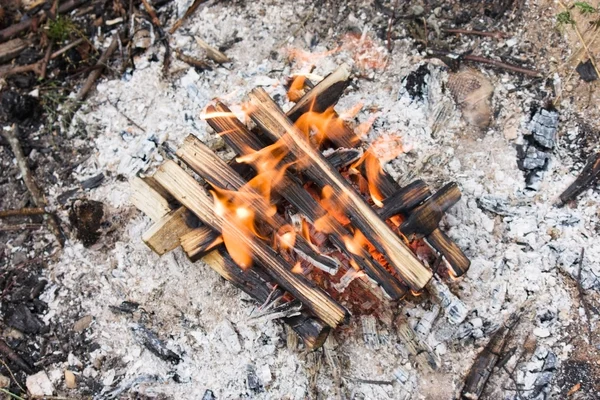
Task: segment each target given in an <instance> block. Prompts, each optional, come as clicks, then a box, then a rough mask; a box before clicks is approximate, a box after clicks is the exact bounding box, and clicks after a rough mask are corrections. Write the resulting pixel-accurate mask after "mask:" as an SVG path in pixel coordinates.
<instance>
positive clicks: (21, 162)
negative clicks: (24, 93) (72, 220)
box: [4, 125, 64, 247]
mask: <svg viewBox="0 0 600 400" xmlns="http://www.w3.org/2000/svg"><path fill="white" fill-rule="evenodd" d="M4 136H5V138H6V140H7V141H8V143H9V144H10V147H11V149H12V152H13V154H14V155H15V158H16V159H17V165H18V167H19V170H20V171H21V175H22V177H23V181H24V182H25V186H27V190H29V193H31V197H32V198H33V202H34V203H35V205H36V206H37V207H46V206H47V205H48V203H47V202H46V198H45V197H44V194H43V193H42V191H41V190H40V188H39V186H38V185H37V184H36V183H35V180H34V179H33V174H32V173H31V170H30V169H29V166H28V165H27V159H26V158H25V155H24V154H23V149H22V148H21V143H20V142H19V127H18V126H17V125H14V126H13V129H11V130H5V131H4ZM44 219H45V220H46V222H47V224H48V226H49V227H50V230H51V231H52V233H53V234H54V236H56V240H57V241H58V243H59V245H60V246H61V247H62V246H63V244H64V237H63V234H62V231H61V229H60V225H59V224H58V218H57V217H56V215H55V214H44Z"/></svg>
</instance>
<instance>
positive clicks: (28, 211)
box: [0, 207, 46, 218]
mask: <svg viewBox="0 0 600 400" xmlns="http://www.w3.org/2000/svg"><path fill="white" fill-rule="evenodd" d="M43 214H46V209H45V208H40V207H36V208H20V209H18V210H4V211H0V218H7V217H17V216H30V215H43Z"/></svg>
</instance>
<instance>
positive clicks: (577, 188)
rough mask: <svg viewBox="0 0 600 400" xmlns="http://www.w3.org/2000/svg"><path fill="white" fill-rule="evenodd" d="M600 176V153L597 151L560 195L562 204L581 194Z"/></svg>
mask: <svg viewBox="0 0 600 400" xmlns="http://www.w3.org/2000/svg"><path fill="white" fill-rule="evenodd" d="M598 177H600V153H596V154H594V155H592V156H590V157H589V158H588V160H587V163H586V165H585V167H583V170H581V172H580V173H579V175H578V176H577V179H575V182H573V183H572V184H570V185H569V187H568V188H567V189H566V190H565V191H564V192H563V193H562V194H561V195H560V202H561V204H565V203H567V202H568V201H570V200H572V199H574V198H575V197H577V196H579V195H580V194H581V192H583V191H584V190H585V189H587V188H588V187H590V186H591V185H592V184H593V183H594V182H595V181H597V180H598Z"/></svg>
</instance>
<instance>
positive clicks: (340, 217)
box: [321, 185, 350, 225]
mask: <svg viewBox="0 0 600 400" xmlns="http://www.w3.org/2000/svg"><path fill="white" fill-rule="evenodd" d="M342 204H343V202H342V201H340V199H338V198H337V197H336V195H335V193H334V191H333V188H332V187H331V186H329V185H327V186H324V187H323V189H322V190H321V205H322V206H323V208H324V209H325V210H327V212H328V213H329V215H330V216H332V217H333V218H335V219H336V220H337V221H338V222H339V223H340V224H342V225H348V224H349V223H350V220H349V219H348V217H347V216H346V214H344V212H343V209H344V207H343V206H342Z"/></svg>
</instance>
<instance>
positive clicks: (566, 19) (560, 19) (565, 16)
mask: <svg viewBox="0 0 600 400" xmlns="http://www.w3.org/2000/svg"><path fill="white" fill-rule="evenodd" d="M556 22H557V23H558V24H559V25H575V20H574V19H573V17H571V13H570V12H569V11H563V12H561V13H560V14H558V15H557V16H556Z"/></svg>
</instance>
